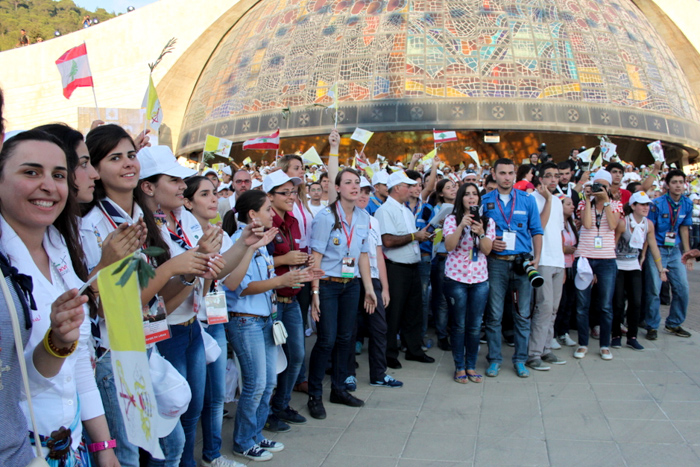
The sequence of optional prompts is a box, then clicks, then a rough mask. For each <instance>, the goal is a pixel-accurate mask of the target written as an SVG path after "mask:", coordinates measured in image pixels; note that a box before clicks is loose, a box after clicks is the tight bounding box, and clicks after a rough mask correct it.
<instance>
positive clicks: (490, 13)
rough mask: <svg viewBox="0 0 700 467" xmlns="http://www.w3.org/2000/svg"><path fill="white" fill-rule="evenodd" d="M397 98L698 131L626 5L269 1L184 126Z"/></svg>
mask: <svg viewBox="0 0 700 467" xmlns="http://www.w3.org/2000/svg"><path fill="white" fill-rule="evenodd" d="M335 82H337V83H338V91H339V99H340V101H341V107H342V103H343V102H360V103H361V102H381V101H382V100H388V99H391V100H396V99H412V98H415V99H423V100H424V99H426V98H427V99H438V100H439V99H450V100H454V99H469V98H475V99H487V100H502V99H507V100H508V99H525V100H532V101H533V102H537V101H542V100H548V101H552V102H565V101H569V102H571V101H574V102H580V103H588V104H595V105H601V106H610V105H613V106H620V107H626V108H635V109H639V110H650V111H655V112H660V113H663V114H666V115H669V116H672V117H678V118H683V119H687V120H694V121H697V120H698V111H697V108H696V107H695V105H694V104H693V99H692V97H691V96H692V94H691V92H690V89H689V85H688V82H687V80H686V79H685V77H684V75H683V72H682V71H681V70H680V68H679V66H678V63H677V62H676V60H675V58H674V57H673V55H672V53H671V51H670V50H669V48H668V47H667V46H666V45H665V43H664V42H663V41H662V40H661V39H660V37H659V36H658V35H657V34H656V32H655V31H654V29H653V28H652V27H651V25H650V24H649V22H648V21H647V20H646V18H645V17H644V16H643V14H642V13H641V12H640V11H639V10H638V9H637V8H636V7H635V6H634V4H633V3H632V2H631V1H630V0H618V1H603V0H354V1H353V0H275V1H272V0H264V1H262V2H259V3H258V4H256V5H255V6H254V7H253V8H252V9H251V10H250V11H249V12H247V13H246V14H245V16H244V17H243V18H242V19H241V20H240V21H239V23H238V24H236V25H235V26H234V27H233V28H232V29H231V30H230V31H229V32H228V33H227V35H226V36H224V38H223V40H222V42H221V44H220V45H219V47H218V48H217V50H216V51H215V52H214V54H213V55H212V58H211V59H210V61H209V62H208V64H207V65H206V67H205V69H204V71H203V72H202V75H201V77H200V80H199V82H198V84H197V87H196V89H195V92H194V94H193V96H192V98H191V100H190V103H189V107H188V110H187V114H186V117H185V122H184V124H185V127H188V128H193V127H196V126H201V125H205V124H207V123H210V122H213V121H219V120H221V119H225V118H229V117H235V116H238V115H245V114H250V113H257V112H263V111H272V110H276V109H277V110H281V109H283V108H292V109H295V108H299V107H304V106H311V105H313V104H314V103H321V104H326V105H327V104H329V103H330V98H329V97H328V96H326V95H325V94H326V91H327V89H328V88H329V87H330V86H332V85H333V83H335Z"/></svg>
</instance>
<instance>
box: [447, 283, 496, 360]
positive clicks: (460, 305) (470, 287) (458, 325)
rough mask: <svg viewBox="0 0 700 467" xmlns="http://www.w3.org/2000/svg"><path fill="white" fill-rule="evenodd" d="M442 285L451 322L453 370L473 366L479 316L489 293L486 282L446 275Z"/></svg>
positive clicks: (475, 355) (479, 326) (476, 350)
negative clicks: (462, 280) (467, 282)
mask: <svg viewBox="0 0 700 467" xmlns="http://www.w3.org/2000/svg"><path fill="white" fill-rule="evenodd" d="M444 288H445V297H447V308H448V309H449V311H450V319H451V323H452V324H451V326H452V327H451V332H450V336H451V337H452V358H453V359H454V361H455V371H460V370H465V369H466V370H475V369H476V357H477V354H478V353H479V334H481V320H482V319H483V317H484V309H485V308H486V301H487V300H488V297H489V283H488V281H484V282H479V283H477V284H464V283H462V282H457V281H455V280H452V279H450V278H448V277H446V278H445V282H444ZM465 352H466V364H465V357H464V354H465Z"/></svg>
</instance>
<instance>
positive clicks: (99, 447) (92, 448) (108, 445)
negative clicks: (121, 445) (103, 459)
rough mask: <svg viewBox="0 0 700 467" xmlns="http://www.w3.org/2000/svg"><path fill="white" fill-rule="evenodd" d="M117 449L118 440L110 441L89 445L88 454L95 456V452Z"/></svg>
mask: <svg viewBox="0 0 700 467" xmlns="http://www.w3.org/2000/svg"><path fill="white" fill-rule="evenodd" d="M116 447H117V440H116V439H110V440H109V441H100V442H99V443H92V444H88V447H87V448H88V452H89V453H91V454H93V453H95V452H100V451H104V450H105V449H114V448H116Z"/></svg>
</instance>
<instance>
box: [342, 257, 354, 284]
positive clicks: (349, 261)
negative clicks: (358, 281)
mask: <svg viewBox="0 0 700 467" xmlns="http://www.w3.org/2000/svg"><path fill="white" fill-rule="evenodd" d="M340 275H341V276H342V277H343V278H344V279H352V278H353V277H355V258H351V257H349V256H346V257H345V258H343V263H342V266H341V267H340Z"/></svg>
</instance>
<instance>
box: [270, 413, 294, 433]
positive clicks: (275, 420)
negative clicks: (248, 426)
mask: <svg viewBox="0 0 700 467" xmlns="http://www.w3.org/2000/svg"><path fill="white" fill-rule="evenodd" d="M291 429H292V428H291V427H290V426H289V425H287V424H286V423H284V422H283V421H282V420H280V419H279V417H278V416H277V415H275V414H273V413H271V414H270V415H268V416H267V421H266V422H265V430H267V431H270V432H272V433H286V432H288V431H289V430H291Z"/></svg>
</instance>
